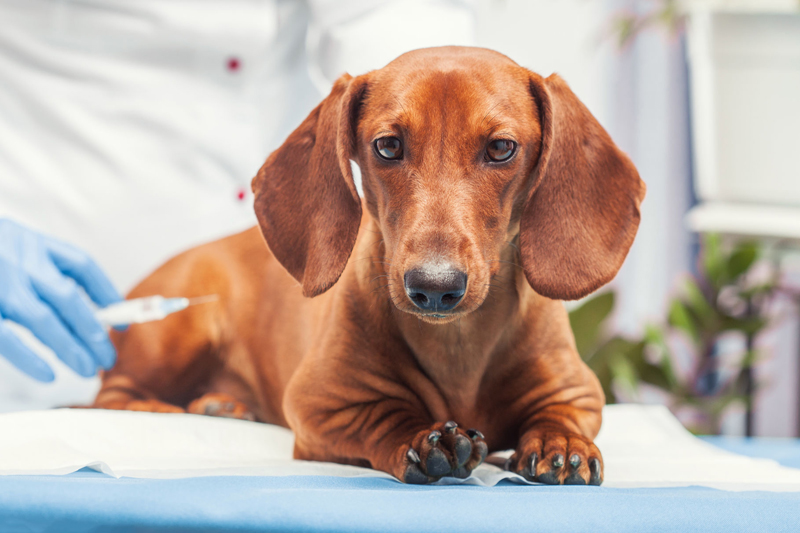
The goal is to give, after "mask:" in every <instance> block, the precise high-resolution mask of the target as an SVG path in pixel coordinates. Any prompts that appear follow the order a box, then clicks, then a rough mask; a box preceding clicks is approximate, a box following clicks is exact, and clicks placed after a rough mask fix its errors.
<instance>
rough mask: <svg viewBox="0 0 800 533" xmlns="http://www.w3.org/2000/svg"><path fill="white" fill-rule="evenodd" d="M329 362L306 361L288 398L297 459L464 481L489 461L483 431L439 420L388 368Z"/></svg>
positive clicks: (410, 479) (407, 478) (421, 479)
mask: <svg viewBox="0 0 800 533" xmlns="http://www.w3.org/2000/svg"><path fill="white" fill-rule="evenodd" d="M330 362H331V360H330V359H327V360H326V361H325V362H322V361H319V362H318V363H311V362H310V361H304V362H303V364H302V365H301V368H300V369H298V371H297V373H296V374H295V376H293V378H292V380H291V382H290V384H289V387H288V388H287V391H286V394H285V396H284V404H283V406H284V413H285V414H286V417H287V420H288V421H289V425H290V426H291V428H292V429H293V430H294V432H295V436H296V437H295V449H294V455H295V458H297V459H305V460H316V461H333V462H338V463H345V464H355V465H360V466H369V467H372V468H375V469H378V470H383V471H384V472H388V473H390V474H392V475H394V476H395V477H397V478H398V479H400V480H401V481H404V482H406V483H416V484H420V483H428V482H431V481H436V480H437V479H439V478H441V477H443V476H455V477H461V478H465V477H467V476H469V475H470V473H471V472H472V470H473V469H474V468H475V467H477V466H478V465H479V464H481V463H482V462H483V460H484V459H485V458H486V455H487V452H488V448H487V445H486V442H485V441H484V438H483V435H482V434H481V432H480V431H477V430H473V429H467V430H466V431H465V429H464V428H460V427H458V425H457V423H455V422H453V421H437V420H434V419H433V417H432V416H431V415H430V413H429V410H428V408H427V407H426V406H425V404H424V402H423V401H422V399H421V398H420V395H419V394H418V393H417V392H415V391H414V390H412V389H411V388H410V387H409V386H407V385H406V384H405V383H404V381H403V380H402V379H400V378H399V377H398V376H393V375H390V374H387V372H386V368H382V369H377V368H374V369H372V368H369V367H363V366H358V365H352V366H351V365H347V368H343V367H342V366H341V365H340V364H335V366H337V367H338V368H325V367H328V366H329V365H330ZM326 363H328V364H326Z"/></svg>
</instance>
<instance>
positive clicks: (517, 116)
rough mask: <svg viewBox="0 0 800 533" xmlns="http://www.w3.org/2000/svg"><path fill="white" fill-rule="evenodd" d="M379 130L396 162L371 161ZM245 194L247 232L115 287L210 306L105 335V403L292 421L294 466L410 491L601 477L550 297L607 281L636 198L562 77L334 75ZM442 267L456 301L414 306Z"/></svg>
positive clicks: (592, 402)
mask: <svg viewBox="0 0 800 533" xmlns="http://www.w3.org/2000/svg"><path fill="white" fill-rule="evenodd" d="M387 135H391V136H396V137H398V138H400V139H402V141H403V150H404V156H403V159H402V160H401V161H394V162H387V161H384V160H382V159H381V158H380V157H378V155H377V154H376V153H375V152H374V150H373V141H374V140H375V139H377V138H379V137H381V136H387ZM496 138H502V139H510V140H513V141H514V142H516V144H517V151H516V153H515V155H514V156H513V157H512V158H511V159H510V160H509V161H508V162H505V163H502V164H493V163H491V162H488V161H487V160H485V158H484V155H483V154H484V153H485V149H486V146H487V143H489V142H490V141H491V140H492V139H496ZM351 159H352V160H354V161H356V162H357V163H358V165H359V167H360V168H361V172H362V180H363V190H364V199H363V202H362V201H361V200H360V199H359V197H358V194H357V192H356V187H355V184H354V181H353V177H352V173H351V169H350V160H351ZM253 190H254V192H255V194H256V201H255V209H256V214H257V216H258V220H259V226H260V227H259V228H253V229H250V230H248V231H245V232H243V233H240V234H238V235H234V236H231V237H228V238H226V239H223V240H220V241H217V242H213V243H210V244H207V245H204V246H200V247H198V248H195V249H192V250H190V251H188V252H186V253H183V254H181V255H179V256H177V257H175V258H174V259H172V260H171V261H169V262H167V263H166V264H165V265H164V266H162V267H161V268H159V269H158V270H157V271H156V272H154V273H153V274H152V275H151V276H150V277H148V278H147V279H145V280H144V281H143V282H142V283H141V284H140V285H139V286H138V287H136V288H135V289H134V290H133V291H132V292H131V293H130V295H129V297H131V298H135V297H139V296H145V295H150V294H162V295H164V296H185V297H192V296H202V295H206V294H217V295H219V297H220V299H219V301H218V302H216V303H207V304H203V305H199V306H196V307H192V308H190V309H189V310H187V311H184V312H181V313H177V314H175V315H172V316H170V317H168V318H166V319H165V320H163V321H160V322H154V323H149V324H141V325H134V326H131V327H130V328H129V329H128V330H127V331H125V332H122V333H120V332H115V333H113V340H114V342H115V344H116V346H117V349H118V352H119V360H118V363H117V365H116V366H115V367H114V368H113V369H112V370H110V371H109V372H107V373H106V374H105V375H104V378H103V387H102V390H101V391H100V393H99V394H98V396H97V399H96V402H95V406H96V407H102V408H112V409H138V410H152V411H167V412H181V411H183V410H185V409H188V410H189V412H197V413H206V414H217V415H221V416H234V417H238V418H248V417H255V418H256V419H258V420H260V421H263V422H270V423H275V424H281V425H284V426H288V427H290V428H291V429H292V430H294V432H295V434H296V444H295V456H296V457H297V458H300V459H312V460H324V461H337V462H342V463H348V464H357V465H364V466H371V467H373V468H377V469H380V470H383V471H386V472H389V473H391V474H394V475H395V476H397V477H398V478H399V479H401V480H405V481H408V482H426V481H432V480H435V479H437V478H438V477H440V476H441V475H458V476H464V475H467V474H468V473H469V472H470V471H471V470H472V469H473V468H474V467H475V466H477V465H478V464H479V463H480V462H481V461H482V460H483V459H484V457H485V456H486V451H487V448H488V451H494V450H503V449H509V448H513V449H515V454H514V456H512V459H511V461H510V463H509V467H510V468H511V469H513V470H515V471H517V472H519V473H520V474H522V475H524V476H526V477H528V478H529V479H537V480H540V481H544V482H548V483H586V482H592V483H599V482H600V481H601V480H602V457H601V455H600V452H599V451H598V450H597V448H596V447H595V446H594V444H593V443H592V439H593V438H594V437H595V435H596V434H597V432H598V430H599V428H600V422H601V409H602V406H603V403H604V398H603V393H602V390H601V388H600V386H599V384H598V381H597V379H596V378H595V376H594V375H593V373H592V372H591V371H590V370H589V369H588V368H587V367H586V365H585V364H584V363H583V362H582V361H581V359H580V357H579V356H578V354H577V352H576V350H575V342H574V339H573V336H572V332H571V330H570V327H569V322H568V320H567V315H566V312H565V310H564V307H563V305H562V304H561V303H560V302H559V301H557V300H559V299H576V298H581V297H583V296H585V295H587V294H589V293H590V292H592V291H594V290H595V289H597V288H598V287H600V286H601V285H603V284H605V283H606V282H608V281H609V280H610V279H611V278H612V277H613V276H614V275H615V274H616V272H617V271H618V269H619V268H620V265H621V264H622V261H623V260H624V258H625V255H626V254H627V252H628V249H629V248H630V246H631V243H632V241H633V238H634V235H635V233H636V229H637V227H638V223H639V204H640V203H641V201H642V199H643V197H644V191H645V188H644V184H643V183H642V182H641V180H640V179H639V176H638V174H637V172H636V169H635V168H634V166H633V165H632V163H631V162H630V160H629V159H628V158H627V157H626V156H625V155H624V154H623V153H622V152H621V151H620V150H619V149H618V148H617V147H616V146H615V145H614V143H613V142H612V141H611V139H610V138H609V136H608V134H607V133H606V132H605V131H604V130H603V128H602V127H601V126H600V125H599V124H598V123H597V121H596V120H595V119H594V118H593V117H592V116H591V114H590V113H589V111H588V110H587V109H586V108H585V107H584V106H583V105H582V104H581V103H580V102H579V101H578V99H577V98H576V97H575V95H574V94H573V93H572V91H570V89H569V87H568V86H567V84H566V83H565V82H564V81H562V80H561V79H560V78H559V77H558V76H555V75H553V76H551V77H549V78H547V79H543V78H542V77H540V76H538V75H537V74H534V73H532V72H530V71H527V70H525V69H524V68H522V67H519V66H518V65H516V64H515V63H514V62H512V61H511V60H509V59H508V58H506V57H505V56H503V55H501V54H498V53H496V52H492V51H488V50H482V49H476V48H457V47H446V48H434V49H426V50H418V51H415V52H411V53H408V54H405V55H403V56H401V57H400V58H398V59H397V60H395V61H394V62H392V63H390V64H389V65H388V66H387V67H385V68H383V69H380V70H377V71H373V72H371V73H369V74H366V75H363V76H359V77H356V78H352V77H350V76H347V75H345V76H343V77H342V78H340V79H339V80H338V81H337V82H336V84H335V86H334V88H333V90H332V91H331V94H330V95H329V96H328V97H327V98H326V99H325V100H324V101H323V102H322V103H321V104H320V105H319V106H318V107H317V108H316V109H315V110H314V111H313V112H312V113H311V114H310V115H309V117H308V118H307V119H306V120H305V121H304V122H303V123H302V124H301V125H300V126H299V127H298V128H297V130H296V131H295V132H294V133H292V134H291V135H290V136H289V138H288V139H287V141H286V142H285V143H284V145H283V146H282V147H281V148H279V149H278V150H276V151H275V152H274V153H273V154H272V155H270V157H269V158H268V159H267V161H266V163H265V164H264V166H263V167H262V168H261V170H260V171H259V173H258V175H257V176H256V178H255V179H254V180H253ZM362 206H363V207H362ZM264 240H266V242H267V243H268V247H267V246H265V245H264ZM444 260H446V261H448V262H449V263H450V264H453V265H456V266H457V267H458V268H459V269H460V270H463V271H464V272H466V273H467V274H468V280H469V281H468V285H467V291H466V294H465V295H464V298H463V300H461V301H460V303H459V304H458V305H457V307H455V309H453V311H452V312H450V313H447V314H446V315H432V314H430V313H422V312H420V311H419V310H418V309H417V308H416V307H415V306H414V305H413V302H412V301H411V300H410V299H409V297H408V296H407V295H406V292H405V291H404V290H403V275H404V273H405V272H406V271H408V270H409V269H411V268H415V267H416V266H417V265H419V264H420V263H421V262H425V261H444ZM304 296H305V297H304ZM308 297H313V298H308ZM448 420H454V421H456V422H457V423H458V425H459V427H458V428H454V427H453V426H452V425H450V426H445V425H444V422H445V421H448ZM464 428H477V429H479V430H480V431H481V432H482V435H481V434H480V433H476V432H465V431H464ZM433 431H439V432H440V433H441V437H440V438H438V439H437V438H436V437H435V436H434V437H431V432H433ZM484 436H485V438H484ZM467 442H469V446H466V443H467ZM459 447H460V448H459ZM409 450H413V452H410V451H409ZM437 450H438V451H437ZM465 450H466V451H465ZM415 454H416V457H415V456H414V455H415ZM558 456H561V459H562V460H561V461H560V460H559V457H558ZM442 457H444V460H446V462H447V464H446V465H445V467H442V465H441V464H436V461H437V460H440V462H441V460H442V459H441V458H442ZM570 459H572V460H573V462H575V461H577V464H570V463H569V461H570ZM560 462H563V463H565V464H564V465H563V466H558V465H559V464H560ZM554 465H555V466H554ZM448 467H449V470H448V471H447V472H445V471H444V470H443V469H442V468H444V469H445V470H447V468H448Z"/></svg>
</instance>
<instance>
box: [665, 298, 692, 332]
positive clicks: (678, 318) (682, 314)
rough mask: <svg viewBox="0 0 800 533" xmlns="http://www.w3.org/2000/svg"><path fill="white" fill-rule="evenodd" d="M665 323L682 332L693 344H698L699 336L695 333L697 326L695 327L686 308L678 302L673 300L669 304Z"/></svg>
mask: <svg viewBox="0 0 800 533" xmlns="http://www.w3.org/2000/svg"><path fill="white" fill-rule="evenodd" d="M667 321H668V322H669V325H670V326H672V327H674V328H677V329H679V330H681V331H683V332H684V333H686V334H687V335H689V337H690V338H691V339H692V340H694V341H695V342H699V340H700V334H699V332H698V331H697V326H695V323H694V320H693V319H692V316H691V315H690V314H689V311H688V310H687V309H686V306H685V305H683V302H681V301H680V300H677V299H675V300H672V303H670V306H669V315H668V317H667Z"/></svg>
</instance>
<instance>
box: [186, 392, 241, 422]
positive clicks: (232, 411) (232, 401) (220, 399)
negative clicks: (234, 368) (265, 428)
mask: <svg viewBox="0 0 800 533" xmlns="http://www.w3.org/2000/svg"><path fill="white" fill-rule="evenodd" d="M187 411H188V412H190V413H192V414H195V415H206V416H217V417H221V418H238V419H239V420H249V421H251V422H254V421H255V420H256V417H255V415H253V413H251V412H250V410H249V409H248V408H247V406H246V405H245V404H243V403H242V402H240V401H238V400H237V399H236V398H234V397H233V396H229V395H228V394H221V393H214V392H211V393H208V394H205V395H204V396H201V397H200V398H197V399H196V400H194V401H193V402H192V403H190V404H189V407H188V408H187Z"/></svg>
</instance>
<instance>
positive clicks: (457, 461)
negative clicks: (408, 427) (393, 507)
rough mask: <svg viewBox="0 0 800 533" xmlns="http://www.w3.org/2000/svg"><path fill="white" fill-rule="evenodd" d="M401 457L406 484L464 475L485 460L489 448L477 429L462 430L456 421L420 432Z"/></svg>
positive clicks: (436, 425)
mask: <svg viewBox="0 0 800 533" xmlns="http://www.w3.org/2000/svg"><path fill="white" fill-rule="evenodd" d="M404 448H405V449H406V451H405V455H404V457H403V465H402V476H400V479H401V480H402V481H404V482H405V483H414V484H424V483H429V482H432V481H436V480H438V479H439V478H441V477H443V476H453V477H458V478H466V477H469V475H470V474H471V473H472V470H473V469H475V468H476V467H477V466H478V465H479V464H481V463H482V462H483V460H484V459H486V454H487V453H488V451H489V448H488V447H487V446H486V441H485V440H484V438H483V434H482V433H481V432H480V431H477V430H474V429H470V430H468V431H464V430H462V429H460V428H459V427H458V424H456V423H455V422H446V423H444V424H441V423H440V424H434V425H433V427H431V428H428V429H426V430H423V431H420V432H419V433H417V435H416V436H415V437H414V439H413V440H412V441H411V445H410V446H404Z"/></svg>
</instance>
